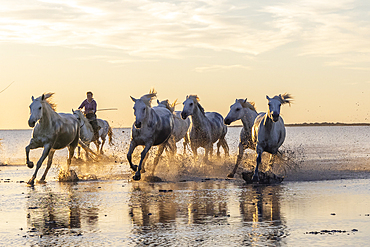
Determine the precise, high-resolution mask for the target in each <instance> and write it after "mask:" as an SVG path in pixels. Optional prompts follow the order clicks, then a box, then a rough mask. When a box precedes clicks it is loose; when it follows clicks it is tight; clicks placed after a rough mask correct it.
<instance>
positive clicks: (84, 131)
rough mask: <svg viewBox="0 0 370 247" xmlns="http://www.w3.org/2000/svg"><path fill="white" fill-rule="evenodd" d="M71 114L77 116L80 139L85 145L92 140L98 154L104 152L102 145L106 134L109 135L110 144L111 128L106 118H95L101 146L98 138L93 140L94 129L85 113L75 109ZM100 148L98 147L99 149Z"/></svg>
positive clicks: (110, 142) (110, 141)
mask: <svg viewBox="0 0 370 247" xmlns="http://www.w3.org/2000/svg"><path fill="white" fill-rule="evenodd" d="M72 112H73V115H74V116H75V117H76V118H77V120H78V121H79V122H80V132H81V133H80V139H81V141H82V142H83V143H84V144H86V145H87V146H90V142H94V144H95V146H96V150H97V152H98V153H99V154H104V152H103V146H104V144H105V139H106V137H107V135H108V137H109V145H112V144H113V143H112V135H113V132H112V128H111V127H110V126H109V123H108V122H107V121H106V120H103V119H96V120H97V122H98V126H99V127H100V129H99V137H100V138H101V140H102V143H101V146H100V144H99V142H98V140H94V141H93V138H94V130H93V128H92V126H91V124H90V122H89V120H88V119H87V118H86V117H85V115H84V114H83V113H82V112H81V110H75V111H73V110H72ZM99 148H100V149H99Z"/></svg>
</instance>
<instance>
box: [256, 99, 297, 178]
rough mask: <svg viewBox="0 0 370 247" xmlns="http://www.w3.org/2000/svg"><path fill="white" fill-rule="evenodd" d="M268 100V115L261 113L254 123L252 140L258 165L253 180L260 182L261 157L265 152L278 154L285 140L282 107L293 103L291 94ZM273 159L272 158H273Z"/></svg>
mask: <svg viewBox="0 0 370 247" xmlns="http://www.w3.org/2000/svg"><path fill="white" fill-rule="evenodd" d="M266 99H267V100H268V106H269V111H268V113H267V114H266V113H260V114H259V115H258V116H257V118H256V120H255V121H254V124H253V128H252V140H253V142H254V143H255V144H256V152H257V160H256V162H257V164H256V168H255V170H254V174H253V177H252V180H253V181H254V182H258V180H259V178H258V166H259V165H260V164H261V156H262V153H263V152H268V153H270V154H272V155H273V154H276V153H277V152H278V149H279V147H280V146H281V145H282V144H283V142H284V140H285V126H284V121H283V119H282V118H281V116H280V107H281V105H284V104H289V105H290V103H291V101H292V97H291V95H290V94H287V93H286V94H283V95H281V94H280V95H279V96H274V97H273V98H270V97H269V96H267V95H266ZM271 157H272V156H271Z"/></svg>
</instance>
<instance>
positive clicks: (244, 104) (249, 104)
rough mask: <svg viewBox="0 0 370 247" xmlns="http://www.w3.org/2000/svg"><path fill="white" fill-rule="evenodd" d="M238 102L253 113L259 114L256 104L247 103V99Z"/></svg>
mask: <svg viewBox="0 0 370 247" xmlns="http://www.w3.org/2000/svg"><path fill="white" fill-rule="evenodd" d="M236 101H237V102H239V103H240V104H241V105H242V107H243V108H249V109H251V110H252V111H254V112H257V109H256V103H254V102H253V101H247V99H237V100H236Z"/></svg>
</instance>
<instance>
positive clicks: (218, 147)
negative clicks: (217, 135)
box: [217, 140, 221, 158]
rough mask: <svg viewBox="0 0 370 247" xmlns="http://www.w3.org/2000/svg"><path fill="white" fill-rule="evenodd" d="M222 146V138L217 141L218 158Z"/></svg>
mask: <svg viewBox="0 0 370 247" xmlns="http://www.w3.org/2000/svg"><path fill="white" fill-rule="evenodd" d="M220 147H221V140H218V142H217V158H220V156H221V155H220Z"/></svg>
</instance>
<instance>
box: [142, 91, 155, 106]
mask: <svg viewBox="0 0 370 247" xmlns="http://www.w3.org/2000/svg"><path fill="white" fill-rule="evenodd" d="M155 97H157V92H156V91H155V90H154V88H153V89H151V90H150V91H149V93H148V94H145V95H143V96H141V98H140V100H142V101H143V102H144V103H145V105H147V106H149V107H151V106H152V100H153V99H154V98H155Z"/></svg>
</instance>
